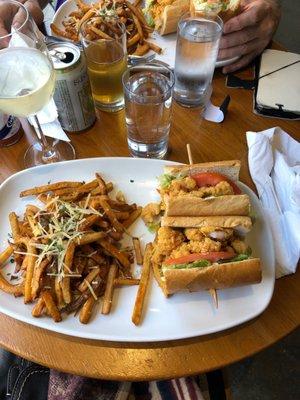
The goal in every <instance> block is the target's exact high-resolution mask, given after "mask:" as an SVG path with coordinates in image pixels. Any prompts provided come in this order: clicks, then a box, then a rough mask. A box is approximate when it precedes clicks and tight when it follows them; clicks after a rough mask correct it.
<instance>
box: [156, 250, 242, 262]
mask: <svg viewBox="0 0 300 400" xmlns="http://www.w3.org/2000/svg"><path fill="white" fill-rule="evenodd" d="M234 256H235V253H234V252H233V251H211V252H209V253H195V254H188V255H187V256H182V257H178V258H169V259H168V260H166V261H164V264H166V265H175V264H188V263H191V262H194V261H198V260H208V261H211V262H216V261H219V260H229V259H230V258H233V257H234Z"/></svg>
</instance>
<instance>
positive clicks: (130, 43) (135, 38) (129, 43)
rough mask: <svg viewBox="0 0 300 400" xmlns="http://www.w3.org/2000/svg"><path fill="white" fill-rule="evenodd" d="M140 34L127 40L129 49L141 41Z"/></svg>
mask: <svg viewBox="0 0 300 400" xmlns="http://www.w3.org/2000/svg"><path fill="white" fill-rule="evenodd" d="M140 38H141V37H140V34H139V33H136V34H135V35H134V36H132V37H131V38H130V39H129V40H127V48H128V47H131V46H133V45H134V44H136V43H137V42H138V41H139V40H140Z"/></svg>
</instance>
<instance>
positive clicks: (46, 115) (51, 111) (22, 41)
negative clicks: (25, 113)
mask: <svg viewBox="0 0 300 400" xmlns="http://www.w3.org/2000/svg"><path fill="white" fill-rule="evenodd" d="M36 30H37V32H35V35H36V37H38V38H39V39H40V41H41V42H42V41H43V34H42V33H41V32H40V31H39V30H38V28H36ZM9 47H35V38H30V37H28V36H27V35H24V34H23V33H22V32H18V31H16V30H15V31H14V32H13V34H12V37H11V40H10V42H9ZM28 71H29V72H28ZM28 71H26V73H30V69H29V70H28ZM37 117H38V120H39V123H40V125H41V128H42V131H43V133H44V135H45V136H48V137H52V138H54V139H59V140H64V141H66V142H70V139H69V138H68V136H67V135H66V134H65V132H64V131H63V129H62V127H61V125H60V123H59V121H58V119H57V109H56V106H55V103H54V101H53V99H52V100H50V102H49V103H48V104H47V105H46V106H45V107H44V108H43V109H42V110H41V111H39V112H38V113H37ZM28 120H29V122H30V124H31V125H32V126H34V128H36V124H35V121H34V119H33V118H32V117H29V118H28ZM36 132H37V134H38V131H36Z"/></svg>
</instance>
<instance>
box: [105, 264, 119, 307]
mask: <svg viewBox="0 0 300 400" xmlns="http://www.w3.org/2000/svg"><path fill="white" fill-rule="evenodd" d="M117 271H118V267H117V265H116V264H112V265H111V266H110V269H109V272H108V277H107V282H106V287H105V293H104V297H103V302H102V309H101V313H102V314H109V313H110V310H111V305H112V298H113V293H114V280H115V277H116V275H117Z"/></svg>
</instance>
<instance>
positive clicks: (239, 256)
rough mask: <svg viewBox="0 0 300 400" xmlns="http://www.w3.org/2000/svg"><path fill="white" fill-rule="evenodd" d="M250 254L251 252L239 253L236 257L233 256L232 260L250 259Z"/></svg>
mask: <svg viewBox="0 0 300 400" xmlns="http://www.w3.org/2000/svg"><path fill="white" fill-rule="evenodd" d="M249 256H250V254H238V255H237V256H236V257H234V258H232V259H231V260H230V262H234V261H244V260H248V258H249Z"/></svg>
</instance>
